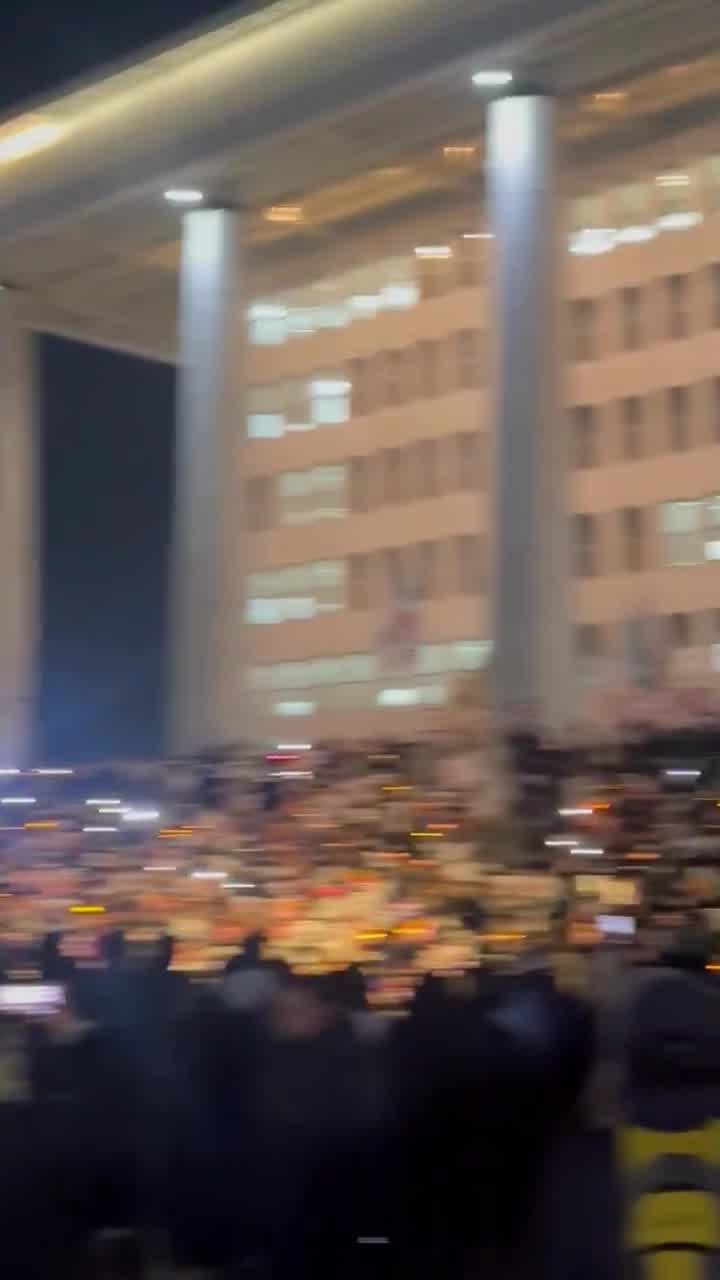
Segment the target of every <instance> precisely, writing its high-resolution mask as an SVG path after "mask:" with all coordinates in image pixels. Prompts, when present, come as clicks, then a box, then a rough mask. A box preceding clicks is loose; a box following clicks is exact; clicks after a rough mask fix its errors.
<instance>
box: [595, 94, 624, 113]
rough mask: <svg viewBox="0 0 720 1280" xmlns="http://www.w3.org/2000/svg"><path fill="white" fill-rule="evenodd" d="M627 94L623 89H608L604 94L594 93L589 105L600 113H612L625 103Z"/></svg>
mask: <svg viewBox="0 0 720 1280" xmlns="http://www.w3.org/2000/svg"><path fill="white" fill-rule="evenodd" d="M626 99H627V94H626V93H625V92H623V90H622V89H607V90H605V91H604V92H602V93H594V94H593V96H592V98H591V99H590V103H589V105H590V106H591V107H594V108H595V110H599V111H609V110H610V111H611V110H612V109H613V107H619V106H620V103H621V102H625V100H626Z"/></svg>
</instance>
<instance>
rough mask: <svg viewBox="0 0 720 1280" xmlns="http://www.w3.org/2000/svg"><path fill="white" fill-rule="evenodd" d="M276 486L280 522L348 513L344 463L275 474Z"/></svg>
mask: <svg viewBox="0 0 720 1280" xmlns="http://www.w3.org/2000/svg"><path fill="white" fill-rule="evenodd" d="M275 489H276V505H277V510H278V513H279V520H280V523H281V524H313V523H315V522H316V521H318V520H338V519H341V518H342V517H344V516H346V515H347V513H348V500H347V468H346V467H345V466H344V465H340V466H327V467H310V468H309V469H308V470H307V471H286V472H285V473H284V474H283V475H281V476H278V477H277V478H276V481H275Z"/></svg>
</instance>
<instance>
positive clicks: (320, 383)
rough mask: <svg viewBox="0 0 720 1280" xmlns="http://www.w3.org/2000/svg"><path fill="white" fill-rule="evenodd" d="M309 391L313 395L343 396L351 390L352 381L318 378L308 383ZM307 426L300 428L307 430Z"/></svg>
mask: <svg viewBox="0 0 720 1280" xmlns="http://www.w3.org/2000/svg"><path fill="white" fill-rule="evenodd" d="M310 391H311V392H312V394H313V395H314V396H344V395H345V394H346V393H347V392H348V391H352V382H345V381H344V380H340V379H325V378H318V379H316V380H315V381H313V382H311V383H310ZM308 429H309V428H308V427H307V426H302V427H301V428H300V430H302V431H307V430H308Z"/></svg>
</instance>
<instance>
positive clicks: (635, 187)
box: [248, 151, 720, 358]
mask: <svg viewBox="0 0 720 1280" xmlns="http://www.w3.org/2000/svg"><path fill="white" fill-rule="evenodd" d="M446 158H447V161H448V163H450V164H457V163H458V162H459V163H463V164H466V163H469V164H470V165H471V166H473V165H474V164H476V163H477V159H476V157H475V156H474V154H473V152H472V151H471V152H470V153H468V155H466V156H458V154H457V153H455V154H448V155H447V157H446ZM719 209H720V157H719V156H712V155H711V156H703V157H700V158H698V159H697V160H693V161H691V162H690V164H688V165H687V166H684V167H683V169H682V170H679V171H672V172H668V173H659V174H658V173H650V174H648V176H647V177H646V178H644V179H641V180H639V181H635V182H629V183H624V184H622V185H621V186H615V187H612V188H610V189H608V190H606V191H604V192H597V193H595V194H593V195H591V196H584V197H580V198H579V199H574V200H571V201H569V203H568V211H567V212H568V225H569V227H570V229H571V233H570V236H569V240H568V249H569V251H570V252H571V253H573V254H576V255H591V256H594V255H597V254H603V253H609V252H612V251H613V250H615V249H619V248H622V246H624V245H635V246H637V245H642V244H645V243H647V242H649V241H651V240H653V239H655V238H656V237H657V236H660V235H667V234H677V233H678V232H681V231H690V230H692V229H693V228H694V227H697V226H699V225H700V224H701V223H702V221H703V219H704V218H705V217H706V216H707V215H709V214H713V213H716V212H718V210H719ZM441 239H442V237H441ZM488 242H490V243H488ZM491 242H492V236H491V235H489V234H488V233H487V232H484V231H483V229H482V226H477V227H475V228H468V229H467V231H466V233H465V234H464V235H459V236H455V235H451V236H449V237H448V239H447V241H446V242H445V243H443V244H435V245H433V246H425V248H424V249H423V246H422V245H417V246H415V251H408V252H407V253H406V254H404V255H403V256H397V255H396V256H394V257H389V258H384V259H379V260H376V261H375V262H371V263H366V264H364V265H363V266H359V267H354V268H352V269H351V270H348V271H344V272H342V273H339V274H337V275H335V276H332V277H326V278H324V279H322V280H316V281H313V282H309V283H308V284H307V285H305V286H303V287H301V288H298V289H295V290H290V291H288V292H286V293H284V294H283V295H282V297H279V298H272V299H269V300H258V301H257V302H255V303H254V304H253V305H252V306H251V308H250V310H249V314H248V334H249V340H250V342H251V343H254V344H258V345H272V346H276V345H279V344H282V343H285V342H289V341H291V340H292V339H294V338H296V337H303V336H306V335H308V334H314V333H318V332H322V331H323V330H327V329H339V328H345V327H347V326H349V325H352V324H354V323H356V322H357V321H360V320H363V319H365V318H367V317H372V316H375V315H378V314H379V313H382V312H387V311H402V310H407V309H409V308H412V307H415V306H417V305H418V303H419V302H421V301H422V300H423V299H424V298H429V297H437V296H438V295H439V294H443V293H446V292H448V291H450V290H452V289H455V288H463V287H467V286H468V285H474V284H476V283H477V282H478V281H479V280H482V278H483V277H484V273H485V262H486V259H487V257H488V256H489V253H490V252H491V251H492V243H491ZM428 250H431V252H428ZM580 358H584V357H580Z"/></svg>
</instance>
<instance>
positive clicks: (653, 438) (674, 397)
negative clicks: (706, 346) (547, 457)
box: [570, 378, 720, 469]
mask: <svg viewBox="0 0 720 1280" xmlns="http://www.w3.org/2000/svg"><path fill="white" fill-rule="evenodd" d="M615 425H617V428H618V431H619V441H618V440H617V438H616V441H615V442H614V441H613V434H614V433H613V431H612V428H613V427H614V426H615ZM608 428H610V430H608ZM711 444H720V378H707V379H704V380H703V381H702V382H695V383H692V384H684V385H682V386H677V387H667V388H665V389H664V390H662V391H656V392H650V393H649V394H648V395H646V396H627V397H625V399H623V400H619V401H611V402H610V403H607V404H603V405H589V404H584V405H575V406H574V407H573V408H572V409H571V410H570V447H571V461H572V463H573V465H574V466H575V467H578V468H580V469H583V468H588V467H598V466H602V465H604V464H606V463H612V462H614V461H616V460H617V459H620V458H622V459H623V460H624V461H625V462H637V461H639V460H640V459H642V458H649V457H651V456H652V455H655V454H660V453H684V452H686V451H687V450H688V449H692V448H703V447H705V446H707V445H711Z"/></svg>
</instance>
